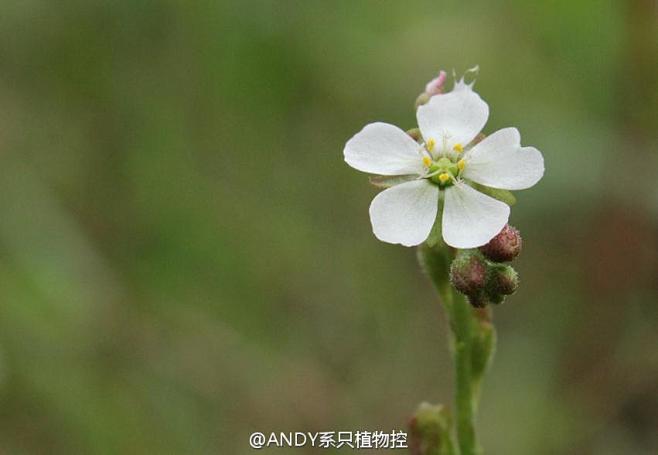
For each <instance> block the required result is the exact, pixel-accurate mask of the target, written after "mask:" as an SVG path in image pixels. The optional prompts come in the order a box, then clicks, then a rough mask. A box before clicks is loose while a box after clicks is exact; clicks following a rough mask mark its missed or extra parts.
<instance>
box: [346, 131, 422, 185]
mask: <svg viewBox="0 0 658 455" xmlns="http://www.w3.org/2000/svg"><path fill="white" fill-rule="evenodd" d="M418 147H419V146H418V144H417V143H416V141H414V140H413V139H411V137H409V135H408V134H407V133H405V132H404V131H402V130H401V129H400V128H398V127H397V126H393V125H389V124H388V123H379V122H378V123H371V124H369V125H366V126H365V127H364V128H363V129H362V130H361V131H359V132H358V133H356V134H355V135H354V136H353V137H352V139H350V140H349V141H347V144H345V150H344V151H343V154H344V155H345V162H347V164H349V165H350V166H352V167H353V168H354V169H358V170H359V171H363V172H369V173H371V174H380V175H402V174H420V173H421V172H423V161H422V157H421V155H420V154H419V152H418Z"/></svg>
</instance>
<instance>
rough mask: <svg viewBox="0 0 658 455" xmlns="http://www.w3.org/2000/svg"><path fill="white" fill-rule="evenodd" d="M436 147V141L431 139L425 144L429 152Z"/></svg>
mask: <svg viewBox="0 0 658 455" xmlns="http://www.w3.org/2000/svg"><path fill="white" fill-rule="evenodd" d="M435 145H436V141H435V140H434V139H432V138H429V139H428V140H427V142H426V143H425V148H426V149H427V151H428V152H431V151H432V150H434V146H435Z"/></svg>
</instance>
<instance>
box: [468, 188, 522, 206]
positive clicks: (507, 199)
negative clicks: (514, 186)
mask: <svg viewBox="0 0 658 455" xmlns="http://www.w3.org/2000/svg"><path fill="white" fill-rule="evenodd" d="M471 186H472V187H473V188H475V189H476V190H478V191H479V192H480V193H484V194H486V195H487V196H491V197H492V198H494V199H498V200H499V201H501V202H504V203H505V204H507V205H509V206H510V207H511V206H513V205H514V204H516V197H515V196H514V195H513V194H512V192H511V191H508V190H501V189H500V188H491V187H489V186H485V185H480V184H479V183H475V182H471Z"/></svg>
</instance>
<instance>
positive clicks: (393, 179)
mask: <svg viewBox="0 0 658 455" xmlns="http://www.w3.org/2000/svg"><path fill="white" fill-rule="evenodd" d="M417 178H418V176H417V175H377V176H372V177H370V183H371V184H373V185H375V186H376V187H377V188H390V187H392V186H395V185H399V184H400V183H406V182H410V181H412V180H416V179H417Z"/></svg>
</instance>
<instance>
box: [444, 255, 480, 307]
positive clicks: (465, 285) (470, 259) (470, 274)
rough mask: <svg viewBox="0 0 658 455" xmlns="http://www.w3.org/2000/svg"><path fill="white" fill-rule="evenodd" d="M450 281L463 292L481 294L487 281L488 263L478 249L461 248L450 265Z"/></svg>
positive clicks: (471, 294) (473, 294)
mask: <svg viewBox="0 0 658 455" xmlns="http://www.w3.org/2000/svg"><path fill="white" fill-rule="evenodd" d="M450 281H451V282H452V285H453V286H454V287H455V289H457V290H458V291H459V292H461V293H462V294H466V295H468V296H475V295H478V294H480V291H482V289H484V286H485V284H486V282H487V263H486V261H485V260H484V258H483V257H482V255H481V254H480V253H479V252H478V251H477V250H461V251H460V252H459V254H457V257H456V258H455V260H454V261H452V264H451V265H450Z"/></svg>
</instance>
